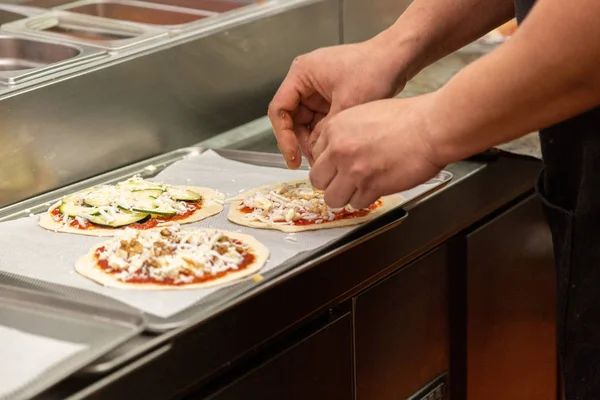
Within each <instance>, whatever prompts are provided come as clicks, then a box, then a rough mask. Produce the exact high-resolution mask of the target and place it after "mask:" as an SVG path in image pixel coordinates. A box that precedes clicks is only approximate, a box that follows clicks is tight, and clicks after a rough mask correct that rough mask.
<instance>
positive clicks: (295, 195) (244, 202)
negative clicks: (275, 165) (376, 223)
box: [228, 181, 360, 225]
mask: <svg viewBox="0 0 600 400" xmlns="http://www.w3.org/2000/svg"><path fill="white" fill-rule="evenodd" d="M235 200H238V201H240V202H241V204H240V209H244V208H248V209H250V210H252V211H251V212H249V213H247V214H246V218H248V219H250V220H254V221H260V222H266V223H274V224H287V225H292V224H294V223H295V222H296V221H300V220H304V221H307V222H314V223H316V224H322V223H323V222H327V221H334V220H335V219H336V218H337V216H338V215H339V213H340V212H345V214H352V213H354V212H357V211H360V210H356V209H353V208H352V207H351V206H349V205H348V206H346V207H344V208H338V209H333V208H330V207H329V206H327V204H326V203H325V198H324V192H323V191H321V190H317V189H314V188H313V187H312V185H311V184H310V182H308V181H302V182H297V183H293V184H290V183H283V184H280V185H274V186H271V187H268V188H265V189H263V190H258V191H254V192H252V193H251V194H250V195H248V196H244V197H234V198H233V199H228V201H235Z"/></svg>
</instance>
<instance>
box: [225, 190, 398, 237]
mask: <svg viewBox="0 0 600 400" xmlns="http://www.w3.org/2000/svg"><path fill="white" fill-rule="evenodd" d="M284 185H288V186H292V187H293V186H295V185H299V186H300V187H305V188H307V196H306V197H310V196H313V194H312V193H310V189H308V188H309V187H310V188H312V185H310V182H309V181H308V179H303V180H297V181H289V182H285V183H279V184H273V185H267V186H262V187H259V188H256V189H252V190H249V191H247V192H244V193H241V194H240V195H239V196H236V198H235V199H234V200H233V201H232V202H231V204H230V206H229V214H228V218H229V220H230V221H231V222H233V223H236V224H238V225H243V226H247V227H250V228H259V229H274V230H279V231H282V232H289V233H293V232H303V231H311V230H318V229H331V228H339V227H344V226H352V225H358V224H362V223H365V222H368V221H371V220H373V219H375V218H377V217H379V216H380V215H382V214H384V213H385V212H387V211H389V210H391V209H393V208H395V207H397V206H398V205H399V204H401V203H402V202H403V201H404V198H403V197H402V196H401V195H399V194H396V195H390V196H384V197H382V198H381V199H379V201H380V202H381V204H380V205H379V206H378V207H376V208H374V209H372V210H369V212H368V214H366V215H362V216H351V217H348V218H342V219H335V220H333V221H327V220H323V221H322V222H321V223H308V224H302V225H297V224H294V223H287V222H286V221H282V222H272V221H267V220H264V219H263V220H262V221H261V220H257V219H255V218H253V216H251V214H249V213H247V212H243V211H241V209H242V208H243V206H244V199H245V198H248V197H251V196H254V195H255V194H257V193H263V194H264V193H269V192H270V191H272V190H275V191H278V190H280V189H281V188H282V187H283V186H284ZM313 191H314V189H313ZM315 192H319V191H315ZM313 198H318V199H319V200H322V202H321V205H320V206H321V207H322V206H323V205H324V200H323V194H322V193H320V194H317V195H316V196H314V197H313ZM265 200H266V201H271V202H272V201H273V200H275V201H277V199H268V198H267V199H265ZM281 200H283V199H281ZM325 207H326V206H325ZM359 211H360V210H359ZM265 219H266V218H265Z"/></svg>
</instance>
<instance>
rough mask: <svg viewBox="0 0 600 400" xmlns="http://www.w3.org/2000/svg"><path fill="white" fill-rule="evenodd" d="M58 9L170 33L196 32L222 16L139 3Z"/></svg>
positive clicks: (90, 1)
mask: <svg viewBox="0 0 600 400" xmlns="http://www.w3.org/2000/svg"><path fill="white" fill-rule="evenodd" d="M56 9H60V10H66V11H70V12H74V13H79V14H85V15H91V16H95V17H103V18H109V19H113V20H118V21H122V22H126V23H137V24H146V25H152V26H157V27H162V28H164V29H168V30H169V31H170V32H177V31H184V30H189V29H194V28H196V27H198V26H201V25H202V24H203V23H204V21H203V20H204V19H205V18H207V17H211V16H216V15H218V14H217V13H214V12H209V11H204V10H196V9H190V8H184V7H175V6H169V5H164V4H157V3H147V2H143V1H136V0H80V1H76V2H74V3H70V4H66V5H64V6H59V7H56Z"/></svg>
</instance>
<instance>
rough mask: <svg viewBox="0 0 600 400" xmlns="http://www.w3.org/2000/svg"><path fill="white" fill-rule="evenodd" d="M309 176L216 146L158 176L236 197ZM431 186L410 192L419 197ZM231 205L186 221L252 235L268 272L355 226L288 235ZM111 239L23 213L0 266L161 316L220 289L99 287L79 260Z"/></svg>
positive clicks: (5, 237)
mask: <svg viewBox="0 0 600 400" xmlns="http://www.w3.org/2000/svg"><path fill="white" fill-rule="evenodd" d="M306 177H308V172H307V171H291V170H287V169H282V168H269V167H260V166H254V165H249V164H245V163H240V162H236V161H231V160H228V159H225V158H223V157H221V156H219V155H218V154H216V153H215V152H213V151H207V152H204V153H202V154H200V155H197V156H193V157H190V158H188V159H186V160H182V161H179V162H177V163H174V164H173V165H171V166H169V167H168V168H166V169H165V170H164V171H162V172H161V173H160V174H159V175H157V177H156V178H154V180H157V181H163V182H166V183H169V184H173V185H192V186H205V187H210V188H213V189H217V190H219V191H220V192H221V193H223V194H225V196H226V197H233V196H236V195H237V194H239V193H240V192H243V191H245V190H249V189H252V188H254V187H257V186H262V185H266V184H270V183H275V182H281V181H286V180H293V179H303V178H306ZM426 189H427V186H424V187H421V188H417V189H413V190H411V191H409V192H407V193H405V194H407V195H410V197H414V196H416V195H418V194H419V192H422V191H424V190H426ZM228 209H229V205H227V204H226V205H225V209H224V211H223V212H222V213H221V214H219V215H217V216H214V217H210V218H208V219H205V220H204V221H200V222H198V223H194V224H189V225H184V227H186V226H201V227H208V228H218V229H226V230H232V231H237V232H243V233H247V234H251V235H253V236H254V237H256V239H258V240H259V241H260V242H262V243H263V244H265V245H266V246H267V247H268V248H269V249H270V251H271V256H270V258H269V261H268V262H267V264H266V265H265V267H264V268H263V270H262V272H266V271H269V270H271V269H273V268H275V267H277V266H278V265H281V264H282V263H283V262H284V261H286V260H288V259H290V258H292V257H293V256H295V255H296V254H298V253H301V252H303V251H307V250H312V249H315V248H317V247H321V246H323V245H325V244H327V243H329V242H331V241H332V240H335V239H337V238H339V237H341V236H342V235H344V234H346V233H347V232H349V231H350V230H352V229H354V228H353V227H346V228H337V229H325V230H320V231H312V232H302V233H296V234H286V233H283V232H278V231H273V230H263V229H251V228H246V227H242V226H239V225H235V224H233V223H230V222H229V221H228V220H227V212H228ZM104 240H106V239H102V238H97V237H88V236H82V235H74V234H65V233H54V232H49V231H46V230H44V229H42V228H40V227H39V226H38V222H37V218H23V219H19V220H15V221H9V222H5V223H2V224H0V270H2V271H6V272H11V273H16V274H19V275H23V276H26V277H29V278H36V279H41V280H44V281H48V282H52V283H57V284H63V285H67V286H72V287H76V288H80V289H85V290H90V291H93V292H97V293H100V294H103V295H106V296H108V297H111V298H114V299H116V300H120V301H122V302H123V303H126V304H128V305H130V306H133V307H136V308H138V309H140V310H142V311H144V312H147V313H150V314H153V315H155V316H158V317H161V318H168V317H170V316H172V315H175V314H177V313H179V312H181V311H183V310H185V309H186V308H188V307H190V306H191V305H193V304H195V303H196V302H198V301H199V300H201V299H202V298H203V297H205V296H208V295H209V294H211V293H213V292H215V291H216V290H219V288H208V289H192V290H181V291H167V290H165V291H139V290H131V291H128V290H124V289H114V288H107V287H103V286H100V285H98V284H96V283H94V282H92V281H90V280H88V279H86V278H83V277H82V276H80V275H79V274H77V273H76V272H75V271H74V268H73V266H74V264H75V261H76V260H77V259H78V258H79V257H80V256H81V255H83V254H86V253H87V252H88V251H89V249H90V248H91V247H92V246H94V245H96V244H98V243H100V242H102V241H104Z"/></svg>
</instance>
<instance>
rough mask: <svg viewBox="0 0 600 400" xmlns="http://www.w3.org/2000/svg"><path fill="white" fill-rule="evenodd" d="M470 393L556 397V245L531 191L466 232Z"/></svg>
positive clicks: (516, 399) (474, 398) (473, 398)
mask: <svg viewBox="0 0 600 400" xmlns="http://www.w3.org/2000/svg"><path fill="white" fill-rule="evenodd" d="M467 321H468V323H467V370H468V373H467V394H468V396H467V398H468V399H469V400H479V399H486V400H496V399H498V400H500V399H502V400H506V399H511V400H520V399H523V400H526V399H555V398H556V356H555V347H554V345H555V287H554V270H553V261H552V245H551V238H550V233H549V230H548V228H547V226H546V222H545V219H544V215H543V212H542V210H541V206H540V204H539V201H538V199H537V198H536V197H530V198H528V199H527V200H525V201H523V202H521V203H519V204H518V205H517V206H515V207H514V208H512V209H510V210H509V211H508V212H505V213H503V214H502V215H500V216H499V217H498V218H496V219H494V220H492V221H491V222H490V223H488V224H486V225H484V226H482V227H481V228H479V229H478V230H476V231H474V232H472V233H471V234H470V235H468V237H467Z"/></svg>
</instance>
